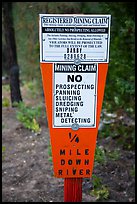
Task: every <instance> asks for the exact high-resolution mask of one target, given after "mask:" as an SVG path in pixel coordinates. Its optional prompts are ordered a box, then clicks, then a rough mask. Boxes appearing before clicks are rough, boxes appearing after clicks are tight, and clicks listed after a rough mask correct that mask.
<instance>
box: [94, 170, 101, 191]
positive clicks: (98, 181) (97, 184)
mask: <svg viewBox="0 0 137 204" xmlns="http://www.w3.org/2000/svg"><path fill="white" fill-rule="evenodd" d="M92 185H93V188H94V189H97V188H100V186H101V185H102V180H101V178H99V177H97V176H96V175H95V174H93V175H92Z"/></svg>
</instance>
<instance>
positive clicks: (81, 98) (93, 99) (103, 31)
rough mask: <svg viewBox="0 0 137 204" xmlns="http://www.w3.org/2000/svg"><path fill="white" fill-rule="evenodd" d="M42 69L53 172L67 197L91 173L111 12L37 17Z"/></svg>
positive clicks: (76, 194) (72, 197) (76, 195)
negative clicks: (62, 180)
mask: <svg viewBox="0 0 137 204" xmlns="http://www.w3.org/2000/svg"><path fill="white" fill-rule="evenodd" d="M39 39H40V68H41V74H42V82H43V90H44V95H45V105H46V111H47V118H48V127H49V131H50V141H51V145H52V157H53V168H54V176H55V177H57V178H64V201H70V202H75V201H76V200H78V201H79V202H80V201H81V200H82V178H84V177H85V178H89V177H91V176H92V170H93V163H94V153H95V147H96V137H97V132H98V125H99V119H100V113H101V107H102V102H103V96H104V88H105V82H106V76H107V70H108V62H109V40H110V15H77V14H75V15H72V14H70V15H62V14H58V15H57V14H56V15H55V14H54V15H52V14H40V15H39Z"/></svg>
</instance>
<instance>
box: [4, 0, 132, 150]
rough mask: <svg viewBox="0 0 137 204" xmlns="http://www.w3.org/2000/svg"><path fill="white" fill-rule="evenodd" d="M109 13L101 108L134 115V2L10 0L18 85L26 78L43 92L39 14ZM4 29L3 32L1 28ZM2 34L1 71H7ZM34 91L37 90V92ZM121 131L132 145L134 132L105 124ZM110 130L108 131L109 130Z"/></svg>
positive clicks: (126, 143) (124, 142)
mask: <svg viewBox="0 0 137 204" xmlns="http://www.w3.org/2000/svg"><path fill="white" fill-rule="evenodd" d="M40 13H52V14H59V13H60V14H65V13H68V14H69V13H78V14H111V16H112V19H111V35H110V62H109V70H108V75H107V81H106V88H105V95H104V102H103V109H106V111H107V112H111V113H114V112H115V113H117V115H126V116H127V117H129V118H131V119H133V120H134V118H135V3H134V2H130V3H129V2H117V3H116V2H13V22H14V29H15V39H16V47H17V58H18V64H19V68H20V82H21V86H23V85H24V84H27V83H28V82H29V83H30V84H31V85H30V86H33V89H34V90H35V93H39V92H41V93H42V82H41V73H40V67H39V66H40V63H39V59H40V58H39V53H40V52H39V27H38V26H39V25H38V22H39V14H40ZM2 33H3V32H2ZM7 57H8V56H7V51H6V49H5V40H4V35H3V34H2V75H3V76H6V75H8V74H9V68H8V64H7V63H6V62H7V61H6V58H7ZM36 95H37V94H36ZM112 130H113V135H115V136H116V135H117V134H118V133H117V131H118V132H120V133H122V134H123V138H122V143H123V145H125V146H127V148H129V149H130V148H134V143H135V138H134V136H135V132H134V128H133V127H132V128H130V126H128V127H127V126H123V125H122V124H120V123H119V124H116V125H115V126H114V125H112V127H111V125H110V126H109V129H108V128H107V127H106V128H105V134H109V133H110V132H111V131H112ZM108 131H109V132H108Z"/></svg>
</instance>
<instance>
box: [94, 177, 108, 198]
mask: <svg viewBox="0 0 137 204" xmlns="http://www.w3.org/2000/svg"><path fill="white" fill-rule="evenodd" d="M92 184H93V190H92V191H91V195H92V196H95V197H96V200H97V201H99V200H107V199H108V198H109V190H108V188H107V187H106V186H105V185H102V180H101V178H99V177H97V176H96V175H94V174H93V175H92Z"/></svg>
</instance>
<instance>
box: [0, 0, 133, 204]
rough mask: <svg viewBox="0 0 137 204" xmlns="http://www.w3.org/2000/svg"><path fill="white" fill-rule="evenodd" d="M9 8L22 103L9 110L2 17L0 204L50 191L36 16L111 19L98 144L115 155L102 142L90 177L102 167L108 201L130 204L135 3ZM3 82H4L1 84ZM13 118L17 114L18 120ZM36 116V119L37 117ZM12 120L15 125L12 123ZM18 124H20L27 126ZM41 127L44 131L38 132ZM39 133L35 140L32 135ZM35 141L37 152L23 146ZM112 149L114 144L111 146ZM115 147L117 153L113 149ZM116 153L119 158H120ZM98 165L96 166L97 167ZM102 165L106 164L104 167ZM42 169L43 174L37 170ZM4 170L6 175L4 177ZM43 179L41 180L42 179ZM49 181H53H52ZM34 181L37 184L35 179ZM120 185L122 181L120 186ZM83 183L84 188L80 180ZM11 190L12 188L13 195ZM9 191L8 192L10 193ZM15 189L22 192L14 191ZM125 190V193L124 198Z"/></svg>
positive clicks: (17, 5) (18, 4)
mask: <svg viewBox="0 0 137 204" xmlns="http://www.w3.org/2000/svg"><path fill="white" fill-rule="evenodd" d="M12 5H13V7H12V14H13V24H14V30H15V40H16V48H17V60H18V65H19V74H20V75H19V77H20V89H21V95H22V99H23V102H24V104H20V106H18V107H16V108H12V107H11V106H12V104H11V99H10V83H9V77H10V69H9V67H8V63H7V58H8V52H7V50H6V42H5V36H4V32H3V29H4V28H3V16H2V77H3V79H4V80H2V83H3V85H2V108H3V115H4V117H3V121H2V130H3V136H2V138H3V145H2V156H3V195H4V197H3V201H6V202H7V201H8V202H9V201H10V200H11V201H14V202H15V201H16V200H17V201H21V199H22V200H23V201H24V200H25V199H26V200H29V199H33V200H37V199H38V201H41V199H44V196H45V193H46V190H45V189H46V188H47V192H48V190H49V189H48V187H46V186H47V180H48V179H47V180H45V178H46V176H47V178H49V177H50V176H51V172H52V171H50V170H49V172H48V174H47V172H46V173H45V168H47V169H50V168H51V167H50V168H49V166H50V165H51V163H49V162H50V161H51V157H50V156H51V147H50V145H49V144H46V143H47V138H49V137H48V136H47V135H46V134H45V132H44V131H45V129H44V128H47V127H45V121H46V120H45V118H46V113H45V107H44V95H43V87H42V78H41V72H40V50H39V14H44V13H48V14H110V15H111V28H110V59H109V68H108V73H107V80H106V87H105V92H104V100H103V105H102V112H101V118H100V126H99V132H98V141H99V142H100V140H101V139H103V140H102V141H105V142H106V143H107V144H108V146H110V148H111V150H114V151H113V153H112V152H109V151H107V148H106V150H105V143H103V142H102V141H101V143H100V144H101V145H100V146H98V144H97V148H96V154H95V172H94V173H97V172H98V171H99V169H100V171H99V173H98V174H97V175H99V176H101V177H102V178H103V179H106V180H105V181H107V182H110V186H111V188H110V189H111V191H110V199H114V200H116V201H118V202H119V201H120V199H121V201H122V202H123V201H127V200H128V201H129V202H134V190H133V189H134V175H135V164H134V148H135V3H134V2H12ZM6 80H7V82H5V81H6ZM28 105H29V106H28ZM41 108H42V111H41ZM43 115H44V116H43ZM13 116H15V118H16V119H15V118H14V117H13ZM38 117H40V119H39V118H38ZM12 122H13V123H14V124H15V125H13V123H12ZM18 122H20V123H21V124H23V126H24V127H25V128H24V127H23V126H21V125H20V123H18ZM8 125H9V126H8ZM40 126H41V127H42V128H41V127H40ZM28 129H29V130H31V131H33V133H34V135H33V136H34V137H32V135H31V136H30V138H29V135H30V134H33V133H30V132H27V130H28ZM41 129H43V130H42V131H41ZM40 131H41V133H40ZM46 131H47V129H46ZM35 134H36V135H35ZM37 135H38V136H39V137H36V136H37ZM46 137H47V138H46ZM40 138H41V139H42V143H40V141H41V140H40ZM34 140H36V141H37V142H38V144H40V145H41V146H38V149H35V148H34V147H35V146H31V147H28V146H27V145H29V144H30V145H31V142H32V144H33V145H34ZM29 142H30V143H29ZM115 142H116V144H115ZM11 144H12V145H13V147H12V145H11ZM45 145H47V148H45ZM102 145H103V146H102ZM111 145H112V146H113V145H114V146H113V147H112V146H111ZM116 147H117V148H120V149H118V151H117V148H116ZM31 148H32V149H31ZM33 148H34V149H33ZM40 149H41V150H40ZM33 150H35V154H34V155H33V154H32V153H34V152H33ZM31 151H32V152H31ZM45 151H48V153H47V154H49V157H50V161H46V163H44V162H45V158H44V156H43V155H45ZM37 152H39V154H37ZM14 153H15V155H14ZM27 154H30V155H31V156H32V159H30V158H31V157H30V155H29V156H28V155H27ZM13 155H14V156H15V158H14V159H15V160H14V159H13V157H12V158H11V156H13ZM119 155H121V157H120V156H119ZM131 155H132V156H131ZM106 156H109V159H110V157H111V159H112V160H117V161H116V162H118V163H115V161H112V160H110V161H109V159H108V157H106ZM37 157H40V159H41V160H40V159H39V158H38V159H36V158H37ZM21 158H22V159H23V160H22V159H21ZM106 158H107V161H108V164H109V165H108V166H107V168H106V166H105V162H104V161H105V160H106ZM29 159H30V160H29ZM42 159H43V160H44V162H40V161H43V160H42ZM24 160H25V161H27V160H28V166H29V168H28V166H25V165H26V163H23V164H22V163H21V162H22V161H23V162H24ZM38 162H39V165H38V166H42V165H43V168H42V167H41V169H40V168H39V167H38V166H37V163H38ZM15 164H16V166H15ZM96 164H99V166H97V168H96ZM103 164H104V166H102V165H103ZM22 166H23V167H22ZM32 166H33V168H32V169H33V173H32V172H31V173H30V174H29V170H31V167H32ZM37 167H38V168H37ZM110 167H111V168H110ZM25 168H26V169H25ZM102 168H103V169H102ZM11 169H12V171H11ZM40 170H41V171H42V172H39V171H40ZM5 172H7V174H6V173H5ZM8 172H9V173H8ZM105 172H106V175H105ZM114 172H115V173H116V174H115V173H114ZM127 172H129V176H127ZM130 172H132V175H130ZM17 174H20V175H21V176H20V177H19V176H18V175H17ZM35 174H36V175H35ZM45 174H46V175H45ZM24 175H27V176H28V177H26V180H25V179H24ZM116 175H117V177H116ZM123 175H124V176H123ZM42 176H45V177H44V179H43V177H42ZM48 176H49V177H48ZM111 176H112V177H113V176H114V177H113V179H112V180H111V179H110V178H111ZM22 178H23V179H22ZM51 178H52V179H51V182H52V181H53V177H51ZM21 179H22V180H21ZM36 179H37V180H38V181H36ZM93 179H94V181H93V180H92V185H93V186H94V187H95V186H100V182H99V180H98V179H97V177H95V176H94V178H93ZM16 181H17V182H16ZM40 181H41V183H40ZM48 181H49V180H48ZM119 181H120V182H121V184H120V185H121V186H120V187H119ZM27 182H28V183H30V184H32V186H29V185H28V183H27ZM31 182H32V183H31ZM33 182H34V183H33ZM53 182H55V191H54V192H55V193H56V194H54V195H53V198H52V199H53V200H54V199H56V200H59V202H60V200H61V199H62V197H58V196H61V195H59V194H58V192H57V190H56V186H57V185H56V184H57V183H56V182H57V181H53ZM59 182H60V181H59ZM115 182H116V185H115ZM130 183H131V184H130ZM52 184H53V183H52ZM52 184H51V186H52ZM27 185H28V189H29V191H28V192H29V193H28V194H27V193H26V191H25V190H26V187H27ZM35 185H36V186H37V185H38V187H39V191H38V192H41V190H43V189H44V195H43V197H42V198H41V197H39V196H38V194H37V193H35ZM41 185H43V187H41ZM83 185H85V183H84V182H83ZM89 185H90V183H88V181H87V182H86V185H85V186H87V187H90V186H89ZM114 186H115V187H114ZM13 187H14V189H16V191H15V192H14V190H13ZM31 187H32V188H31ZM33 187H34V189H33ZM52 187H53V186H52ZM87 187H86V188H87ZM112 187H114V189H115V188H116V189H115V190H116V193H115V192H114V189H113V188H112ZM10 189H12V190H11V192H10ZM23 189H24V194H23ZM51 189H52V188H51ZM83 189H84V188H83ZM18 190H20V191H19V192H18ZM33 190H34V191H33ZM85 191H86V190H85ZM13 192H14V193H13ZM30 192H31V193H30ZM121 192H122V193H121ZM125 192H127V194H128V196H127V197H126V194H125ZM18 193H19V194H18ZM25 193H26V194H25ZM95 193H96V194H97V197H99V196H100V195H101V196H102V197H103V199H104V198H105V197H107V196H108V194H107V191H105V193H106V194H104V192H103V195H102V191H101V190H98V192H97V191H96V192H95ZM119 193H121V194H119ZM25 196H26V198H25ZM46 196H47V198H45V199H46V200H47V201H49V200H50V199H51V197H50V198H48V193H47V194H46ZM46 196H45V197H46ZM122 196H123V197H122ZM29 197H31V198H29ZM57 197H58V199H57ZM86 198H88V197H87V196H85V198H84V199H86ZM99 198H100V197H99ZM89 200H90V199H89ZM90 201H91V200H90Z"/></svg>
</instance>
